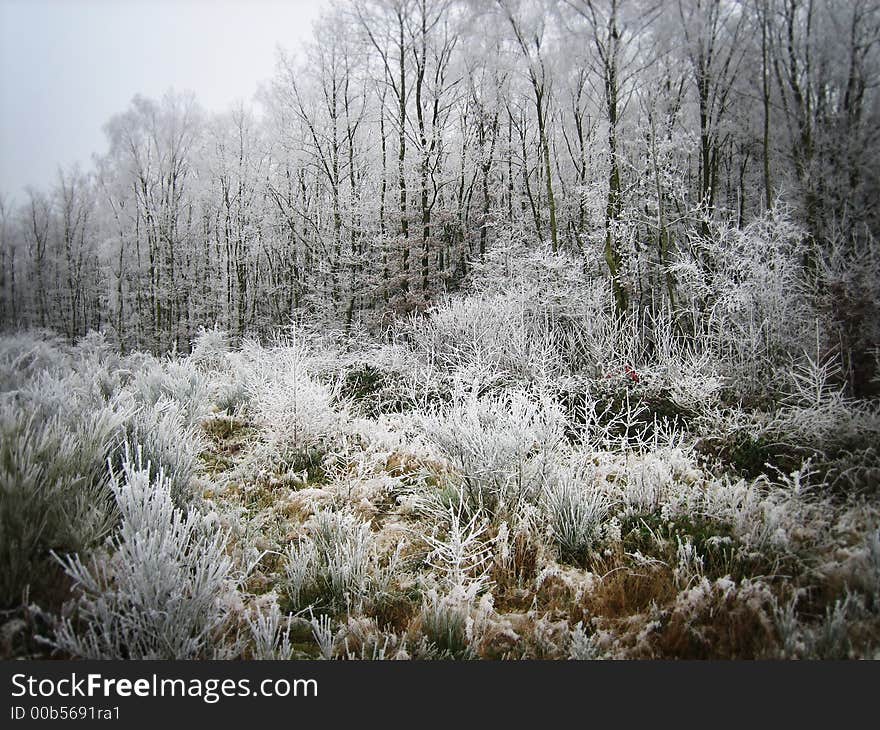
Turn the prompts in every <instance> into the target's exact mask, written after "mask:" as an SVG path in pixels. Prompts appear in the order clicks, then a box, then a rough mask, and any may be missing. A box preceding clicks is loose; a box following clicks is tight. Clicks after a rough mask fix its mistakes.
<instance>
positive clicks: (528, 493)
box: [422, 391, 566, 515]
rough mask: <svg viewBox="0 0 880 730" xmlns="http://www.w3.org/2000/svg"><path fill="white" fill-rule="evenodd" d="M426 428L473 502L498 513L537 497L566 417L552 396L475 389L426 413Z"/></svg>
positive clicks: (473, 505) (560, 442)
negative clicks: (486, 392)
mask: <svg viewBox="0 0 880 730" xmlns="http://www.w3.org/2000/svg"><path fill="white" fill-rule="evenodd" d="M422 428H423V429H424V432H425V435H426V437H427V439H428V440H429V441H430V442H431V443H432V444H433V445H434V446H435V447H436V448H437V449H438V451H439V453H440V455H441V456H442V457H443V458H444V459H446V460H447V461H448V462H449V463H450V464H451V465H452V466H453V467H454V469H455V470H456V472H457V474H458V475H459V477H460V478H461V480H462V483H463V487H464V488H463V496H464V497H465V499H466V500H467V502H468V504H469V505H470V506H471V508H472V509H473V510H479V509H486V510H487V511H488V512H489V513H491V514H493V515H495V514H499V513H501V512H504V511H511V512H515V511H516V510H517V509H518V507H519V505H520V504H521V503H522V502H524V501H525V502H529V501H532V502H534V500H535V499H536V497H537V495H538V493H539V492H540V488H541V478H542V473H543V471H544V469H545V467H546V464H547V462H548V460H549V459H550V458H551V455H552V454H553V453H554V452H555V451H556V450H558V449H559V448H560V447H561V446H562V445H563V442H564V438H565V428H566V420H565V417H564V415H563V413H562V411H561V409H560V408H559V406H558V405H557V404H556V403H555V402H554V401H552V400H551V399H550V398H548V397H544V398H541V399H534V398H532V397H530V396H528V395H527V394H526V393H524V392H520V391H514V392H512V393H509V394H499V395H485V396H478V395H476V394H475V393H470V394H463V395H461V396H459V397H458V398H457V399H456V400H455V401H454V402H453V403H452V404H451V405H450V406H448V407H444V408H437V409H434V410H432V411H431V412H429V413H428V414H426V415H425V416H424V417H423V418H422Z"/></svg>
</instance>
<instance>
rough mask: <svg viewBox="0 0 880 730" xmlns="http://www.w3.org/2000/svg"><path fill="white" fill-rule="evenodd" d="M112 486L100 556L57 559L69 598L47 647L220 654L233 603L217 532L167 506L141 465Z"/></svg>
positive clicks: (104, 653)
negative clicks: (112, 516)
mask: <svg viewBox="0 0 880 730" xmlns="http://www.w3.org/2000/svg"><path fill="white" fill-rule="evenodd" d="M111 488H112V490H113V495H114V497H115V499H116V504H117V506H118V509H119V512H120V514H121V521H120V525H119V528H118V530H117V531H116V532H114V534H113V535H112V536H111V537H110V538H109V539H108V541H107V543H106V545H105V548H104V550H103V551H102V552H100V553H97V554H95V555H94V556H93V557H92V558H91V559H87V560H83V558H82V557H80V556H79V555H71V556H66V557H63V558H60V560H61V562H62V565H63V566H64V569H65V571H66V572H67V574H68V575H69V576H70V578H71V579H72V580H73V581H74V583H75V586H76V591H77V594H78V597H77V599H76V602H75V608H76V614H75V616H74V617H73V618H67V619H64V620H63V621H62V622H61V623H60V625H59V626H58V628H57V631H56V635H55V639H54V644H55V646H56V647H57V648H58V649H60V650H62V651H64V652H67V653H69V654H71V655H73V656H75V657H80V658H84V659H207V658H218V657H222V656H223V655H224V651H225V649H224V638H225V637H224V635H225V633H226V630H227V626H228V621H229V614H230V611H231V610H232V609H234V608H235V605H236V603H237V601H238V596H237V592H236V582H237V581H236V578H235V576H234V573H233V565H232V562H231V560H230V558H229V557H228V556H227V555H226V551H225V546H226V536H225V535H224V533H223V532H222V531H220V530H218V529H217V528H216V526H215V525H214V524H213V522H212V521H211V520H210V519H208V518H206V517H205V516H203V515H201V514H200V513H199V512H198V511H196V510H190V511H188V512H185V511H183V510H181V509H178V508H177V507H175V506H174V502H173V500H172V498H171V490H170V485H169V484H168V482H167V479H166V478H165V475H164V474H163V473H162V472H161V471H159V472H158V473H153V474H151V467H150V465H149V464H143V463H137V462H135V463H132V461H130V460H126V461H125V462H124V464H123V469H122V475H121V477H117V476H114V477H113V480H112V484H111Z"/></svg>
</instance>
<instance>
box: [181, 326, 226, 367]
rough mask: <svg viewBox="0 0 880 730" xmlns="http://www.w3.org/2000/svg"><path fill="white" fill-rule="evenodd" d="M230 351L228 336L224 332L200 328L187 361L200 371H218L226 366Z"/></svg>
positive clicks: (216, 329)
mask: <svg viewBox="0 0 880 730" xmlns="http://www.w3.org/2000/svg"><path fill="white" fill-rule="evenodd" d="M230 351H231V348H230V344H229V335H228V334H227V333H226V332H225V331H224V330H221V329H220V328H218V327H213V328H211V329H206V328H204V327H202V328H201V329H200V330H199V334H198V335H197V336H196V338H195V340H194V341H193V347H192V352H190V355H189V358H188V359H189V361H190V362H191V363H193V364H194V365H196V366H197V367H199V368H201V369H202V370H206V371H211V370H220V369H221V368H223V367H225V366H226V364H227V361H228V357H229V353H230Z"/></svg>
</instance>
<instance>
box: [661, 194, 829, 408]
mask: <svg viewBox="0 0 880 730" xmlns="http://www.w3.org/2000/svg"><path fill="white" fill-rule="evenodd" d="M710 229H711V230H710V234H709V236H708V237H706V236H702V235H699V234H698V233H697V232H693V233H692V235H691V237H690V251H691V256H690V257H686V256H681V257H680V259H679V261H678V263H677V264H676V265H675V267H673V268H674V274H675V276H676V281H677V283H678V289H679V295H680V297H681V298H682V299H683V300H684V301H686V302H687V305H686V307H685V308H686V309H687V310H688V316H689V319H690V320H691V322H692V325H693V329H694V331H695V332H703V333H706V334H707V335H708V336H709V337H710V338H711V341H712V347H713V352H714V354H715V356H716V357H717V359H718V362H719V363H721V364H723V367H724V373H723V374H724V375H725V376H727V377H728V378H729V384H730V385H731V387H732V388H734V389H735V392H736V393H738V394H740V395H743V396H749V397H757V396H761V395H765V394H767V393H768V392H772V390H773V388H774V387H775V384H776V383H777V382H778V376H779V375H780V365H781V364H782V363H785V362H786V361H787V360H788V358H789V357H790V356H791V355H792V354H794V353H797V352H799V351H800V350H801V349H803V348H804V347H805V346H807V345H808V343H809V342H810V339H811V334H812V332H811V323H812V322H813V321H814V309H813V307H812V304H811V301H810V296H809V288H808V286H807V285H806V282H805V279H804V267H803V259H804V253H805V250H806V249H805V246H806V243H805V241H806V238H805V235H804V232H803V231H802V230H801V229H800V228H798V227H797V226H796V225H795V224H794V223H792V221H791V218H790V217H789V215H788V213H787V211H785V210H782V209H774V210H773V211H770V212H768V213H767V214H766V215H765V216H763V217H760V218H756V219H755V220H753V221H752V222H751V223H749V224H748V225H747V226H746V227H744V228H742V229H739V228H735V227H733V226H730V225H729V224H727V223H723V222H712V224H711V226H710ZM683 306H684V305H683Z"/></svg>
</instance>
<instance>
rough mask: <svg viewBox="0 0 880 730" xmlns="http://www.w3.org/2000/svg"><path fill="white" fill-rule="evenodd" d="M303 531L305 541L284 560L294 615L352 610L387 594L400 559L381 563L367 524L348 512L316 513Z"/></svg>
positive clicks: (394, 558)
mask: <svg viewBox="0 0 880 730" xmlns="http://www.w3.org/2000/svg"><path fill="white" fill-rule="evenodd" d="M304 527H305V531H306V532H305V535H304V536H303V537H302V538H301V539H300V540H298V541H297V542H294V543H291V545H290V546H289V547H288V549H287V552H286V555H285V559H286V572H287V592H288V596H289V598H290V603H291V606H292V607H293V608H294V609H302V608H305V607H306V606H314V607H319V608H332V609H336V610H339V609H342V608H349V610H351V609H352V608H355V607H360V606H362V605H363V604H364V602H365V601H368V600H370V599H373V598H376V597H377V596H379V595H380V594H381V593H383V592H384V591H386V590H387V589H388V586H389V585H390V582H391V580H392V578H393V574H394V571H395V568H396V565H397V560H398V558H399V553H397V552H396V553H394V555H392V557H391V558H390V560H389V561H388V562H386V563H385V564H382V563H381V562H380V559H379V556H378V554H377V550H376V545H375V541H374V537H373V533H372V531H371V530H370V523H369V522H362V521H361V520H360V519H358V518H357V517H356V516H354V515H353V514H350V513H348V512H331V511H328V510H319V511H317V512H316V513H315V514H314V515H312V516H311V517H310V518H309V519H308V521H307V522H306V523H305V525H304Z"/></svg>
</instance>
